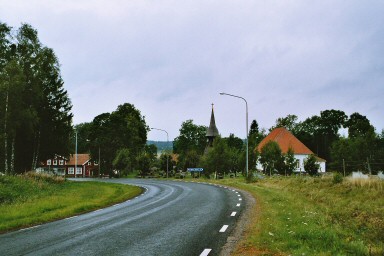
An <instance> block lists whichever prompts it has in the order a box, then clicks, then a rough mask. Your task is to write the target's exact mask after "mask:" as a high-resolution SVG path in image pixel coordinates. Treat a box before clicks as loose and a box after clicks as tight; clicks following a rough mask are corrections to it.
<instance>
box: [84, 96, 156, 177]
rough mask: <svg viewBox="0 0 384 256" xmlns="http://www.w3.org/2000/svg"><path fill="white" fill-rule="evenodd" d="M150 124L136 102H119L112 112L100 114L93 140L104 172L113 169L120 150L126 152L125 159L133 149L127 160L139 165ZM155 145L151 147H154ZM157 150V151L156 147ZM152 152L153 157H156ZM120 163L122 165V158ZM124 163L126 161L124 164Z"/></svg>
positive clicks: (94, 152) (94, 153) (92, 129)
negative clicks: (148, 124)
mask: <svg viewBox="0 0 384 256" xmlns="http://www.w3.org/2000/svg"><path fill="white" fill-rule="evenodd" d="M147 132H148V127H147V125H146V123H145V119H144V117H143V116H142V115H141V113H140V111H139V110H137V109H136V108H135V107H134V106H133V105H132V104H129V103H125V104H123V105H119V106H118V107H117V110H116V111H114V112H112V113H104V114H101V115H98V116H96V117H95V118H94V119H93V122H92V125H91V126H90V132H89V141H90V149H91V156H92V158H93V159H98V157H99V153H100V158H101V163H100V164H101V168H100V169H101V173H105V174H107V173H110V172H111V171H112V169H113V162H114V160H116V157H117V156H118V153H119V150H123V149H125V150H128V151H124V158H126V155H127V152H129V156H130V160H129V161H128V160H127V159H125V160H124V161H123V162H124V163H128V162H129V163H130V166H131V168H132V169H130V170H128V171H129V172H131V171H133V168H134V167H135V166H137V165H139V164H138V161H137V157H138V156H139V155H141V154H143V152H144V153H145V151H144V150H145V145H146V141H147ZM150 148H151V147H150ZM152 151H153V150H152ZM152 151H151V156H148V157H149V158H150V159H152V158H153V152H152ZM116 164H117V165H118V166H121V165H120V163H119V160H116ZM123 165H124V164H123Z"/></svg>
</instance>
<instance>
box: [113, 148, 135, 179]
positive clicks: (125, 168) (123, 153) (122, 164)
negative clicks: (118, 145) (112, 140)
mask: <svg viewBox="0 0 384 256" xmlns="http://www.w3.org/2000/svg"><path fill="white" fill-rule="evenodd" d="M131 157H132V156H131V153H130V152H129V149H127V148H122V149H119V150H118V151H117V154H116V157H115V159H114V160H113V162H112V164H113V167H114V168H115V169H117V170H119V171H121V174H122V175H127V174H128V173H129V171H130V170H131V165H132V160H131Z"/></svg>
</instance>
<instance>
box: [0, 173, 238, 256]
mask: <svg viewBox="0 0 384 256" xmlns="http://www.w3.org/2000/svg"><path fill="white" fill-rule="evenodd" d="M104 181H106V180H104ZM108 182H118V183H126V184H134V185H138V186H141V187H144V188H145V193H143V194H142V195H140V196H138V197H137V198H135V199H132V200H129V201H126V202H124V203H121V204H117V205H114V206H112V207H108V208H105V209H101V210H97V211H94V212H90V213H87V214H84V215H79V216H75V217H72V218H68V219H64V220H60V221H55V222H51V223H47V224H43V225H40V226H36V227H32V228H28V229H24V230H19V231H15V232H11V233H7V234H3V235H0V255H140V256H142V255H178V256H180V255H218V254H219V253H220V250H221V248H222V246H223V245H224V244H225V242H226V240H227V238H228V236H229V235H230V233H231V231H233V229H234V226H235V224H236V220H237V219H238V218H239V215H240V214H241V212H242V210H243V209H244V203H243V201H242V200H243V198H242V196H241V193H239V192H238V191H235V190H232V189H229V188H225V187H217V186H213V185H208V184H200V183H192V182H175V181H157V180H132V179H112V180H108ZM68 196H70V195H68Z"/></svg>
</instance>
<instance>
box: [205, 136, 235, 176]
mask: <svg viewBox="0 0 384 256" xmlns="http://www.w3.org/2000/svg"><path fill="white" fill-rule="evenodd" d="M201 165H202V166H203V168H204V174H205V175H206V176H209V175H210V174H212V173H222V174H225V173H228V172H229V171H230V170H231V161H230V151H229V148H228V146H227V143H226V142H225V140H223V139H222V138H220V137H216V138H215V140H214V142H213V147H211V148H208V152H207V153H206V154H205V155H204V156H203V158H202V161H201Z"/></svg>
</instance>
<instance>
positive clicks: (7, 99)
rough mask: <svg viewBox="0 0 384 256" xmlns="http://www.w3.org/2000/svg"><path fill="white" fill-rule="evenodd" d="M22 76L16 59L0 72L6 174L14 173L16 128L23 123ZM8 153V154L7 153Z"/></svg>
mask: <svg viewBox="0 0 384 256" xmlns="http://www.w3.org/2000/svg"><path fill="white" fill-rule="evenodd" d="M23 84H24V76H23V72H22V69H21V68H20V66H19V65H18V63H17V62H16V61H10V62H8V64H7V65H6V66H5V67H4V70H3V72H1V73H0V93H1V99H3V101H2V102H4V105H2V106H1V108H0V109H1V110H4V112H3V111H2V112H3V113H5V114H4V116H2V117H3V118H4V119H3V125H2V127H3V128H4V133H3V139H4V151H3V152H4V171H5V173H6V174H12V173H14V171H15V169H14V166H15V141H16V134H17V130H18V129H20V126H21V125H22V123H23V117H24V116H23V102H22V101H21V99H20V97H19V95H20V93H21V91H22V89H23ZM9 153H10V154H9Z"/></svg>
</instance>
